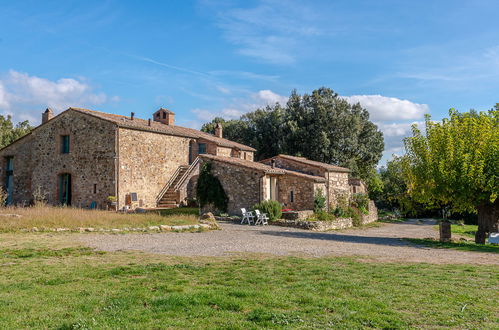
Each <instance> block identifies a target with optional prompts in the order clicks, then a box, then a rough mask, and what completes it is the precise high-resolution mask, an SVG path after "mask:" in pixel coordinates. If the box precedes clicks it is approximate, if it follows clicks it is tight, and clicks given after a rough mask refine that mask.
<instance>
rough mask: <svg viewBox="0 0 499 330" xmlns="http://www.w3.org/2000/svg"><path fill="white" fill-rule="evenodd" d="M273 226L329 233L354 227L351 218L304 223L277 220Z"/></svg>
mask: <svg viewBox="0 0 499 330" xmlns="http://www.w3.org/2000/svg"><path fill="white" fill-rule="evenodd" d="M272 224H273V225H277V226H283V227H294V228H301V229H307V230H312V231H328V230H336V229H347V228H350V227H352V226H353V222H352V219H351V218H338V219H335V220H332V221H302V220H283V219H280V220H277V221H273V222H272Z"/></svg>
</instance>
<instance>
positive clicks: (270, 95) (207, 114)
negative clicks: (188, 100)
mask: <svg viewBox="0 0 499 330" xmlns="http://www.w3.org/2000/svg"><path fill="white" fill-rule="evenodd" d="M287 101H288V98H287V97H286V96H282V95H279V94H277V93H274V92H273V91H271V90H268V89H266V90H260V91H258V92H256V93H252V94H250V95H249V96H248V97H246V98H233V99H232V100H230V104H229V105H228V106H227V107H224V108H222V109H221V110H207V109H194V110H192V112H193V113H194V114H195V115H196V118H197V119H198V120H201V121H210V120H212V119H213V118H215V117H223V118H225V119H237V118H239V117H241V116H242V115H244V114H245V113H247V112H250V111H254V110H256V109H258V108H262V107H265V106H267V105H274V104H276V103H280V104H286V102H287Z"/></svg>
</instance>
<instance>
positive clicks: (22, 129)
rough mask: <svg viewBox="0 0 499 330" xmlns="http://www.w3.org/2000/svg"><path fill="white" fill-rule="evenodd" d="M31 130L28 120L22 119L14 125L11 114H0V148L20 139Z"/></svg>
mask: <svg viewBox="0 0 499 330" xmlns="http://www.w3.org/2000/svg"><path fill="white" fill-rule="evenodd" d="M31 130H33V127H31V126H30V124H29V122H28V121H27V120H26V121H23V122H20V123H18V124H17V125H15V126H14V123H13V122H12V116H10V115H9V116H7V118H6V117H4V116H2V115H0V148H4V147H6V146H8V145H9V144H11V143H12V142H14V141H16V140H17V139H20V138H21V137H23V136H24V135H26V134H28V133H29V132H31Z"/></svg>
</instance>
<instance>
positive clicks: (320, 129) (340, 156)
mask: <svg viewBox="0 0 499 330" xmlns="http://www.w3.org/2000/svg"><path fill="white" fill-rule="evenodd" d="M217 122H220V123H222V125H223V127H224V137H225V138H227V139H230V140H233V141H237V142H240V143H243V144H247V145H249V146H252V147H253V148H255V149H257V154H256V158H257V159H264V158H268V157H272V156H275V155H277V154H279V153H284V154H289V155H294V156H302V157H307V158H309V159H312V160H315V161H320V162H324V163H328V164H335V165H339V166H344V167H348V168H350V169H351V170H352V174H353V175H354V176H358V177H360V178H362V179H365V180H367V179H368V178H369V176H370V175H371V174H372V173H373V171H374V169H375V167H376V165H377V163H378V162H379V160H380V159H381V155H382V152H383V149H384V140H383V134H382V133H381V132H380V131H379V130H378V128H377V126H376V125H375V124H373V123H372V122H371V121H370V120H369V113H368V112H367V110H366V109H364V108H362V107H361V106H360V104H354V105H352V104H350V103H348V102H347V101H346V100H345V99H343V98H341V97H340V96H339V95H338V94H337V93H335V92H334V91H333V90H331V89H329V88H325V87H322V88H319V89H317V90H314V91H313V92H312V93H311V94H303V95H299V94H298V93H297V92H296V91H293V92H292V93H291V96H290V97H289V100H288V102H287V104H286V105H280V104H278V103H276V104H275V105H272V106H267V107H265V108H261V109H257V110H255V111H253V112H250V113H247V114H245V115H243V116H242V117H241V118H240V119H239V120H230V121H225V120H223V119H222V118H215V119H214V120H213V121H212V122H211V123H207V124H205V125H203V127H202V129H201V130H203V131H205V132H210V133H213V132H214V128H215V124H216V123H217Z"/></svg>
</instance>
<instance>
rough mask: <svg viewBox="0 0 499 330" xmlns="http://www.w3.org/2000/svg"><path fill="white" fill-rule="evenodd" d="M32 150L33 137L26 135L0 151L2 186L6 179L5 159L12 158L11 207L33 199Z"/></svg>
mask: <svg viewBox="0 0 499 330" xmlns="http://www.w3.org/2000/svg"><path fill="white" fill-rule="evenodd" d="M33 149H34V148H33V136H32V135H28V136H26V137H24V138H22V139H21V140H18V141H17V142H16V143H14V144H11V145H10V146H8V147H7V148H5V149H3V150H1V151H0V180H1V181H0V182H2V186H3V185H4V184H5V182H6V177H7V176H6V169H7V157H13V162H14V172H13V174H14V187H13V191H12V196H13V200H12V204H13V205H24V204H29V203H31V200H32V198H33V197H32V194H31V180H32V177H33V171H32V150H33Z"/></svg>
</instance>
